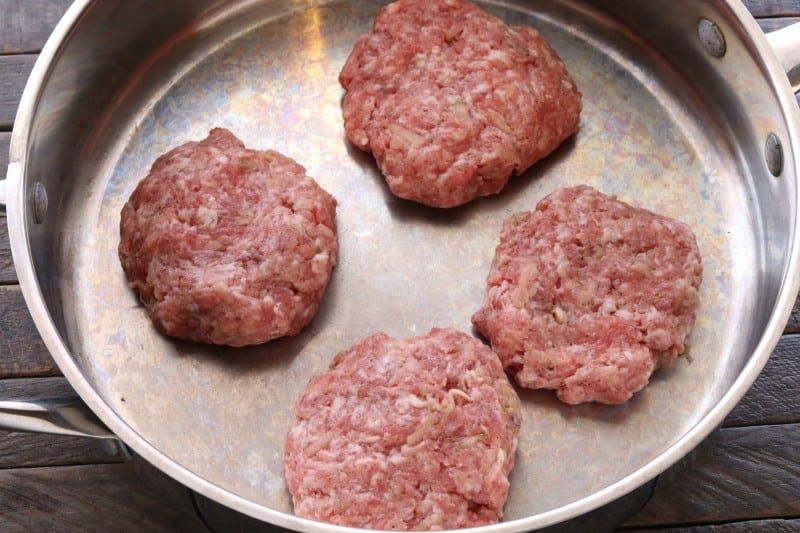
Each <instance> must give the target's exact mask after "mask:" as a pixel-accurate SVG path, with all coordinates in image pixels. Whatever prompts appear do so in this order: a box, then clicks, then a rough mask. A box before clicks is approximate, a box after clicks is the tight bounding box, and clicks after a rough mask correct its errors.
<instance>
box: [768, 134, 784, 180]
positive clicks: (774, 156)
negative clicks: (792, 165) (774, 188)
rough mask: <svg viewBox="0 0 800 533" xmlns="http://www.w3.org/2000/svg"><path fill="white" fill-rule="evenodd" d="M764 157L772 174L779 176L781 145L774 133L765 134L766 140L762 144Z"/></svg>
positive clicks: (781, 167)
mask: <svg viewBox="0 0 800 533" xmlns="http://www.w3.org/2000/svg"><path fill="white" fill-rule="evenodd" d="M764 159H765V160H766V162H767V168H768V169H769V171H770V172H771V173H772V175H773V176H775V177H778V176H780V174H781V171H782V170H783V145H782V144H781V140H780V139H778V136H777V135H775V134H774V133H770V134H769V135H768V136H767V142H766V143H765V145H764Z"/></svg>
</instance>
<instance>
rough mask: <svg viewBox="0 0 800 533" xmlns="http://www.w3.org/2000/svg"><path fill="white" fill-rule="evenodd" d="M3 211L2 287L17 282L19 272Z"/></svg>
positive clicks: (0, 242) (0, 216)
mask: <svg viewBox="0 0 800 533" xmlns="http://www.w3.org/2000/svg"><path fill="white" fill-rule="evenodd" d="M3 176H5V174H4V175H3ZM3 209H4V208H2V207H0V285H8V284H10V283H16V282H17V272H16V270H14V261H13V259H12V258H11V243H10V242H9V240H8V226H7V225H6V213H5V211H4V210H3Z"/></svg>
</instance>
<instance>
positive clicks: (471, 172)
mask: <svg viewBox="0 0 800 533" xmlns="http://www.w3.org/2000/svg"><path fill="white" fill-rule="evenodd" d="M339 81H340V83H341V84H342V86H343V87H344V88H345V89H346V90H347V94H346V95H345V97H344V101H343V115H344V124H345V131H346V133H347V137H348V139H350V141H351V142H353V143H354V144H355V145H356V146H358V147H359V148H361V149H363V150H366V151H371V152H372V153H373V155H374V156H375V159H376V160H377V162H378V165H379V166H380V169H381V171H382V172H383V174H384V176H385V178H386V181H387V183H388V185H389V188H390V189H391V191H392V192H393V193H394V194H395V195H397V196H399V197H400V198H406V199H410V200H415V201H417V202H421V203H423V204H427V205H431V206H435V207H452V206H456V205H460V204H463V203H466V202H468V201H470V200H472V199H474V198H476V197H478V196H485V195H488V194H494V193H497V192H499V191H500V190H501V189H502V188H503V187H504V186H505V185H506V183H507V182H508V179H509V177H510V176H511V175H512V174H519V173H521V172H522V171H524V170H525V169H527V168H528V167H530V166H531V165H533V164H534V163H535V162H536V161H538V160H539V159H541V158H542V157H544V156H546V155H547V154H549V153H550V152H551V151H553V150H554V149H555V148H556V147H557V146H558V145H559V144H560V143H561V142H562V141H563V140H564V139H566V138H567V137H569V136H570V135H572V134H573V133H574V132H575V131H576V130H577V127H578V119H579V114H580V110H581V94H580V92H579V91H578V89H577V88H576V86H575V84H574V82H573V81H572V78H571V77H570V75H569V73H568V72H567V70H566V68H565V66H564V63H563V62H562V61H561V59H560V58H559V57H558V55H557V54H556V52H555V51H554V50H553V49H552V48H551V47H550V45H549V44H548V43H547V42H545V40H544V38H543V37H542V36H541V35H540V34H539V33H538V32H537V31H536V30H534V29H533V28H531V27H528V26H520V27H514V28H510V27H508V26H506V25H505V24H504V23H503V22H502V21H501V20H499V19H497V18H495V17H493V16H491V15H489V14H488V13H486V12H485V11H483V10H482V9H480V8H479V7H477V6H475V5H473V4H470V3H468V2H463V1H460V0H433V1H432V0H399V1H398V2H395V3H393V4H389V5H388V6H386V7H384V8H383V9H382V10H381V12H380V14H379V15H378V17H377V18H376V20H375V23H374V28H373V31H372V33H369V34H367V35H364V36H362V37H361V38H360V39H359V40H358V42H357V43H356V45H355V47H354V49H353V51H352V52H351V54H350V57H349V58H348V60H347V63H346V64H345V65H344V68H343V69H342V71H341V73H340V75H339Z"/></svg>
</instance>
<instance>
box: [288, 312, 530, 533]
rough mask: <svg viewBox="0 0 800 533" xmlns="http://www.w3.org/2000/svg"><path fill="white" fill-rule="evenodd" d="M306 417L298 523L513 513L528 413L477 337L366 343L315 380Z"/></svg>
mask: <svg viewBox="0 0 800 533" xmlns="http://www.w3.org/2000/svg"><path fill="white" fill-rule="evenodd" d="M296 415H297V420H296V423H295V425H294V427H293V428H292V429H291V431H290V432H289V434H288V436H287V439H286V448H285V456H284V470H285V474H286V481H287V485H288V487H289V491H290V492H291V493H292V496H293V499H294V510H295V513H296V514H297V515H299V516H303V517H306V518H312V519H316V520H322V521H326V522H332V523H335V524H339V525H346V526H352V527H364V528H372V529H395V530H431V529H451V528H461V527H469V526H478V525H483V524H490V523H494V522H496V521H498V520H499V519H500V517H501V516H502V514H503V506H504V504H505V501H506V498H507V496H508V489H509V482H508V474H509V472H510V471H511V469H512V467H513V466H514V460H515V452H516V448H517V436H518V433H519V426H520V420H521V407H520V402H519V398H518V396H517V393H516V391H515V390H514V388H513V386H512V385H511V383H510V382H509V380H508V377H507V376H506V374H505V373H504V371H503V368H502V365H501V364H500V361H499V360H498V358H497V356H496V355H495V354H494V353H493V352H492V350H491V349H489V347H487V346H486V345H485V344H483V343H482V342H480V341H479V340H478V339H476V338H475V337H473V336H471V335H467V334H466V333H462V332H459V331H456V330H453V329H439V328H435V329H433V330H431V331H430V333H428V334H427V335H423V336H419V337H414V338H408V339H395V338H392V337H389V336H387V335H385V334H383V333H379V334H375V335H372V336H370V337H367V338H366V339H364V340H362V341H361V342H359V343H357V344H356V345H355V346H353V347H352V348H350V349H349V350H346V351H343V352H341V353H339V354H338V355H337V356H336V357H335V358H334V360H333V363H332V364H331V367H330V369H329V370H328V371H326V372H324V373H321V374H318V375H317V376H315V377H314V378H312V379H311V381H310V382H309V384H308V386H307V388H306V389H305V391H304V392H303V394H302V395H301V397H300V398H299V400H298V402H297V404H296Z"/></svg>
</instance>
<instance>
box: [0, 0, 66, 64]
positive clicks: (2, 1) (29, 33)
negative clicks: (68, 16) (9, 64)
mask: <svg viewBox="0 0 800 533" xmlns="http://www.w3.org/2000/svg"><path fill="white" fill-rule="evenodd" d="M71 3H72V1H71V0H24V1H22V2H21V1H20V0H0V13H2V14H3V16H2V17H0V54H19V53H31V52H38V51H40V50H41V49H42V46H44V43H45V41H46V40H47V37H48V36H49V35H50V33H51V32H52V31H53V28H55V26H56V23H58V21H59V20H60V19H61V16H62V15H63V14H64V12H65V11H66V10H67V8H68V7H69V5H70V4H71Z"/></svg>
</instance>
